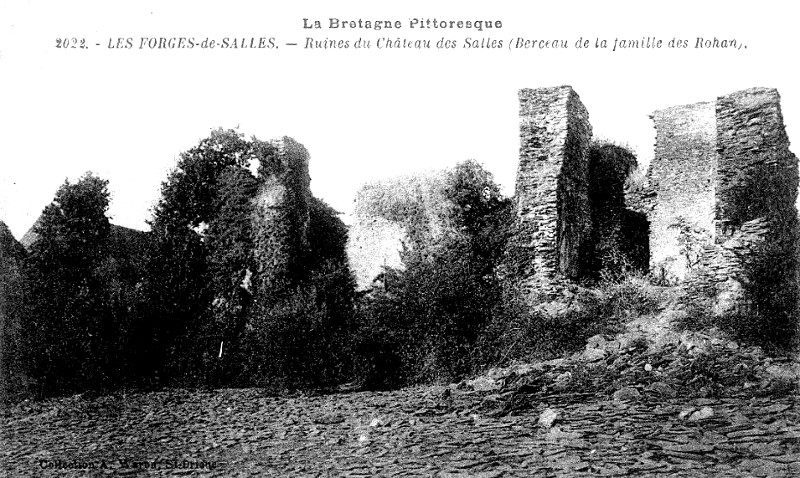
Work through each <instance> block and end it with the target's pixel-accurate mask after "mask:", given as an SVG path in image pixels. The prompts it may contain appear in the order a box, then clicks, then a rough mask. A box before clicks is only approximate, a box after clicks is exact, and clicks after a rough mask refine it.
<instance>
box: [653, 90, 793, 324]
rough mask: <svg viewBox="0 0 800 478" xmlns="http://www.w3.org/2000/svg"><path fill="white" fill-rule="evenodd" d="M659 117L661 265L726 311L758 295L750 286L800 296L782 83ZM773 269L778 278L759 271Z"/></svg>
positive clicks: (657, 260) (657, 266) (656, 177)
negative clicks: (779, 86)
mask: <svg viewBox="0 0 800 478" xmlns="http://www.w3.org/2000/svg"><path fill="white" fill-rule="evenodd" d="M653 120H654V121H655V126H656V130H657V134H656V152H655V153H656V154H655V157H654V159H653V162H652V164H651V166H650V171H649V179H650V183H651V188H652V189H653V191H654V192H655V199H656V200H655V202H654V206H653V207H652V208H651V209H650V211H649V214H648V218H649V219H650V222H651V235H650V242H651V248H652V255H651V268H652V269H653V270H654V271H655V272H658V271H659V270H661V271H666V272H667V273H669V275H671V276H672V278H673V279H678V280H681V281H684V283H685V284H684V285H685V287H686V289H687V290H688V291H689V292H690V296H695V297H709V298H712V299H713V300H714V302H715V307H716V309H717V312H718V313H719V312H722V311H723V310H729V309H730V308H732V307H733V308H737V307H739V306H741V305H747V303H749V302H752V301H753V300H758V298H757V297H754V296H753V293H750V294H749V296H748V294H746V293H745V289H746V288H748V287H751V289H752V287H753V286H756V287H758V288H760V289H761V290H760V292H758V294H763V295H764V296H770V295H773V293H778V292H779V291H778V289H782V290H784V292H785V291H787V290H788V291H789V292H791V293H790V294H789V295H791V296H796V289H797V280H796V275H797V266H796V259H797V258H796V238H797V210H796V206H795V202H796V199H797V188H798V170H797V158H796V157H795V155H794V154H792V153H791V151H789V140H788V137H787V135H786V131H785V129H784V125H783V116H782V114H781V109H780V96H779V95H778V92H777V91H776V90H775V89H771V88H750V89H747V90H742V91H737V92H735V93H731V94H728V95H724V96H720V97H718V98H717V99H716V101H714V102H708V103H698V104H694V105H688V106H676V107H673V108H668V109H666V110H661V111H656V112H655V113H654V114H653ZM765 268H766V269H771V270H772V271H773V275H775V277H774V279H775V280H771V281H764V278H760V279H757V278H755V277H754V276H753V274H754V273H756V274H757V273H758V272H755V271H758V270H762V271H763V270H765ZM778 276H780V277H778ZM758 281H762V282H764V283H763V284H761V283H759V284H756V282H758ZM766 282H770V283H771V284H772V285H769V284H767V283H766ZM770 287H772V288H774V289H775V290H773V291H771V292H770V291H767V290H766V289H765V288H770ZM751 292H752V291H751ZM758 294H756V295H758ZM787 297H788V296H787ZM795 299H796V297H795ZM795 299H792V298H788V299H787V300H786V301H785V302H786V303H787V305H786V306H787V307H789V308H793V307H794V305H790V304H789V303H790V302H793V301H794V300H795Z"/></svg>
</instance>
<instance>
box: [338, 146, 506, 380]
mask: <svg viewBox="0 0 800 478" xmlns="http://www.w3.org/2000/svg"><path fill="white" fill-rule="evenodd" d="M445 178H446V179H445V184H444V188H443V190H444V196H445V198H447V201H448V204H449V213H448V218H447V221H448V223H449V224H448V227H447V228H445V230H444V231H443V233H442V234H441V235H440V236H439V237H438V238H437V239H436V240H432V239H430V237H428V236H425V235H415V236H414V237H412V238H411V239H412V241H411V243H410V245H409V247H408V248H407V249H406V250H405V251H404V252H403V254H402V259H403V263H404V266H405V268H404V270H387V271H386V272H385V274H384V275H383V278H382V279H383V287H382V288H379V289H375V290H373V291H371V292H370V293H368V294H366V295H365V296H363V297H362V298H361V300H360V301H359V307H358V314H357V332H356V335H357V336H358V339H357V340H356V342H355V343H354V347H353V350H354V353H355V355H356V360H355V364H356V370H355V374H356V378H357V379H358V380H359V381H360V382H362V383H363V384H365V385H368V386H372V387H391V386H396V385H399V384H402V383H413V382H431V381H445V380H457V379H459V378H461V377H463V376H464V375H465V374H467V373H470V372H472V371H474V370H475V368H476V367H477V366H478V365H479V364H480V362H481V360H482V359H481V357H483V356H484V355H485V354H484V353H482V352H481V351H479V350H476V346H479V343H478V339H479V338H480V337H481V335H482V334H483V332H484V328H485V327H486V325H487V324H488V323H489V321H490V319H491V316H492V313H493V310H494V309H495V308H496V307H497V305H498V304H499V302H500V298H501V289H500V284H499V282H498V280H497V278H496V275H495V267H496V264H497V262H498V261H499V258H500V256H501V254H502V250H503V248H504V246H505V238H506V236H507V233H506V230H505V229H506V227H507V219H508V218H509V217H510V214H509V212H510V201H508V200H507V199H505V198H502V197H501V196H500V193H499V189H498V188H497V186H496V185H495V184H494V183H493V181H492V178H491V175H490V174H489V173H488V172H486V171H484V170H483V169H482V168H481V167H480V165H478V163H476V162H474V161H467V162H464V163H461V164H459V165H458V166H456V167H455V168H454V169H453V170H451V171H448V172H447V174H446V175H445ZM420 216H424V215H420ZM410 229H411V230H412V231H413V230H417V229H421V227H420V228H414V227H411V228H410Z"/></svg>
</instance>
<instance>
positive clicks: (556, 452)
mask: <svg viewBox="0 0 800 478" xmlns="http://www.w3.org/2000/svg"><path fill="white" fill-rule="evenodd" d="M669 320H670V319H669V316H668V314H665V313H659V314H656V315H655V316H653V317H650V318H646V319H645V320H639V319H637V320H634V321H632V322H631V323H630V324H628V326H627V328H626V329H625V332H624V333H621V334H618V335H616V336H613V337H612V336H608V337H605V336H595V337H592V338H590V339H589V340H588V343H587V344H586V347H585V349H584V350H582V351H581V352H579V353H576V354H574V355H572V356H570V357H566V358H562V359H557V360H550V361H547V362H540V363H533V364H525V363H521V364H516V365H514V366H510V367H506V368H501V369H493V370H490V371H488V372H487V373H486V374H484V375H483V376H480V377H477V378H474V379H472V380H467V381H463V382H461V383H457V384H451V385H449V386H432V387H415V388H406V389H402V390H398V391H391V392H344V391H342V392H340V393H333V394H311V395H302V396H291V397H274V396H268V395H266V394H265V393H263V392H262V391H259V390H255V389H246V390H238V389H225V390H216V391H189V390H165V391H159V392H150V393H143V392H137V393H129V394H115V395H110V396H104V397H94V398H90V397H82V396H74V397H70V398H62V399H52V400H46V401H40V402H23V403H21V404H19V405H17V406H15V407H13V408H11V409H10V410H6V411H4V412H2V413H0V473H2V474H3V476H9V477H17V476H59V477H61V476H63V477H73V476H106V475H111V476H181V475H187V476H342V475H343V476H376V475H377V476H386V475H398V476H403V475H405V476H484V477H495V476H648V477H649V476H702V477H706V476H759V477H761V476H765V477H781V476H786V477H789V476H800V402H799V401H798V392H797V386H796V384H797V379H798V376H800V363H798V361H797V360H796V359H794V358H792V359H790V358H775V357H772V358H770V357H767V356H765V355H764V354H763V353H762V351H761V350H760V349H758V348H755V347H744V346H740V345H739V344H737V343H735V342H732V341H729V340H726V339H724V338H723V337H721V336H719V335H716V334H714V333H706V334H701V333H685V332H684V333H678V332H674V331H673V328H672V327H670V326H669Z"/></svg>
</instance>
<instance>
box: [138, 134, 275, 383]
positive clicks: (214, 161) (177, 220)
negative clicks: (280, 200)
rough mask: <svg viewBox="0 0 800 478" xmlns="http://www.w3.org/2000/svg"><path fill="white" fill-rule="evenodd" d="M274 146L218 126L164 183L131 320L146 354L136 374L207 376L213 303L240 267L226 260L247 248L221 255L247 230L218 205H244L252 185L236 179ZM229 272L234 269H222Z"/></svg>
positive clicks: (217, 335) (214, 338)
mask: <svg viewBox="0 0 800 478" xmlns="http://www.w3.org/2000/svg"><path fill="white" fill-rule="evenodd" d="M272 149H273V148H272V146H271V145H269V143H264V142H261V141H258V140H257V139H255V138H253V139H252V140H251V141H248V140H246V139H244V135H242V134H241V133H238V132H237V131H235V130H222V129H217V130H214V131H212V132H211V135H210V136H209V137H208V138H205V139H203V140H201V141H200V143H199V144H198V145H197V146H195V147H193V148H191V149H189V150H188V151H186V152H184V153H182V154H181V155H180V159H179V160H178V164H177V166H176V168H175V169H174V170H173V171H172V172H171V173H170V175H169V177H168V178H167V180H166V181H165V182H164V183H163V184H162V187H161V198H160V199H159V202H158V204H157V206H156V208H155V211H154V214H153V220H152V222H151V226H152V231H153V240H154V247H153V251H152V253H151V256H150V257H149V259H148V261H147V264H148V265H147V269H148V273H147V281H146V285H145V289H146V292H145V295H146V296H147V298H148V299H147V302H148V310H145V311H142V314H141V316H140V317H139V319H138V325H137V329H138V330H139V333H138V334H137V335H138V336H139V337H140V338H139V342H140V345H139V348H140V349H141V350H142V353H141V356H142V357H143V359H144V369H143V370H142V371H141V372H140V375H142V376H149V375H153V374H156V375H157V376H158V377H159V379H160V380H179V381H188V382H191V383H209V382H210V381H211V380H212V377H211V376H210V374H213V373H214V370H215V366H214V365H213V364H214V357H215V355H217V354H218V349H219V343H220V341H222V340H224V332H222V331H220V330H219V329H218V328H216V327H214V322H215V316H214V313H213V312H214V307H213V306H212V304H213V302H214V300H215V297H216V296H217V292H219V291H220V290H221V289H225V291H226V292H225V293H223V295H225V294H228V293H230V291H231V288H230V287H228V286H229V285H230V284H235V282H236V277H238V275H239V273H240V272H241V271H239V270H237V271H233V269H236V268H237V267H238V266H235V265H234V264H231V263H229V261H230V260H233V261H234V262H237V261H241V260H242V253H243V251H245V250H246V249H247V247H246V245H245V244H241V245H240V246H237V247H236V251H238V252H237V253H235V254H233V255H228V254H223V251H224V249H225V247H227V246H226V244H227V242H226V241H228V242H229V241H231V240H233V241H234V242H235V241H238V240H240V239H241V238H243V237H246V236H247V233H246V232H244V231H236V230H230V229H231V228H233V229H236V228H239V227H241V226H242V225H243V222H242V221H241V216H240V215H237V218H238V219H237V220H235V221H233V222H230V221H228V220H227V219H226V218H225V217H226V216H225V213H223V211H227V210H226V209H225V208H228V207H230V208H241V207H246V202H247V200H248V197H247V196H248V195H249V194H251V191H250V190H248V191H237V190H236V188H237V187H238V186H237V185H240V186H243V187H245V188H247V187H251V186H252V181H250V183H248V184H250V186H248V185H246V184H244V183H242V182H241V181H243V180H244V179H243V178H247V177H248V175H249V177H252V175H251V174H250V173H249V171H248V170H247V168H248V166H249V165H250V163H251V161H253V160H259V161H261V162H262V163H263V162H265V161H266V159H267V158H268V157H269V155H270V154H271V151H272ZM221 191H223V192H222V193H221ZM226 198H227V199H226ZM226 221H227V222H226ZM228 245H229V244H228ZM214 249H216V251H217V253H216V255H215V256H214V257H215V258H213V259H212V255H214ZM227 273H233V275H232V276H225V277H221V276H220V274H227ZM215 274H216V275H217V276H219V277H216V278H215ZM234 290H235V289H234Z"/></svg>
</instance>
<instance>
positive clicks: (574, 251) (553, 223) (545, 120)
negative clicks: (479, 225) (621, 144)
mask: <svg viewBox="0 0 800 478" xmlns="http://www.w3.org/2000/svg"><path fill="white" fill-rule="evenodd" d="M519 103H520V110H519V115H520V158H519V165H518V169H517V180H516V212H515V214H516V216H515V225H514V229H515V237H514V238H513V240H512V244H511V245H510V247H509V250H512V251H514V255H516V256H517V257H513V258H511V260H512V261H513V262H516V263H523V264H527V266H526V267H519V266H517V267H514V269H515V270H517V271H522V274H523V275H522V277H519V284H518V286H519V287H520V289H521V293H522V294H523V295H524V296H526V297H532V296H533V295H535V294H539V293H542V294H548V293H550V292H553V291H554V289H555V286H554V284H555V282H557V281H558V280H559V279H561V278H576V277H578V276H579V275H580V273H581V254H582V252H584V251H583V248H584V246H585V245H586V240H587V237H588V235H589V230H590V218H589V202H588V190H587V153H588V148H589V141H590V139H591V134H592V129H591V125H590V124H589V115H588V113H587V111H586V108H585V107H584V106H583V104H582V103H581V101H580V98H579V97H578V95H577V94H576V93H575V91H573V89H572V88H571V87H569V86H561V87H553V88H539V89H522V90H520V91H519Z"/></svg>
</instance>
